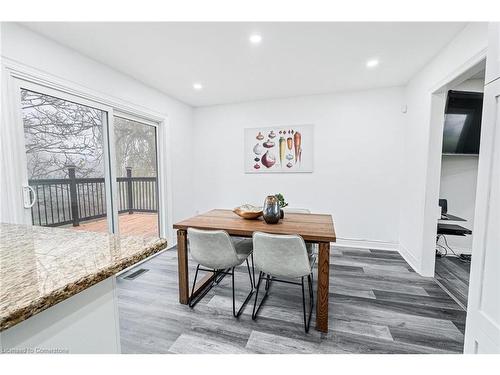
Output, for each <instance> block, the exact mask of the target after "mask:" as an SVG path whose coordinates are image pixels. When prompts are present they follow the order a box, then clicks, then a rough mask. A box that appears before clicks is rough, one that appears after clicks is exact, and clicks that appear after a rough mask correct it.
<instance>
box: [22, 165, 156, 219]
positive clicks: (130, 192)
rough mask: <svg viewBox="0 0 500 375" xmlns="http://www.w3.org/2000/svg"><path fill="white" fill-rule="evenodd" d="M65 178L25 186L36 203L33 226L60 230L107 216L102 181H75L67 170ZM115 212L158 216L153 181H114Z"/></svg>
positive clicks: (124, 178)
mask: <svg viewBox="0 0 500 375" xmlns="http://www.w3.org/2000/svg"><path fill="white" fill-rule="evenodd" d="M68 172H69V173H68V176H69V178H58V179H33V180H29V185H30V186H31V187H32V188H33V189H34V190H35V193H36V196H37V199H36V202H35V204H34V205H33V207H31V216H32V220H33V224H34V225H41V226H60V225H67V224H73V226H78V225H79V224H80V222H81V221H87V220H93V219H99V218H102V217H105V216H106V214H107V212H106V211H107V205H106V188H105V185H104V178H76V177H75V168H73V167H70V168H68ZM116 180H117V190H118V199H117V202H118V212H119V213H124V212H128V213H129V214H132V213H134V212H158V193H157V180H156V177H132V169H131V168H127V176H126V177H118V178H117V179H116Z"/></svg>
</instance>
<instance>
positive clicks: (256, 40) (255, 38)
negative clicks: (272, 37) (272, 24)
mask: <svg viewBox="0 0 500 375" xmlns="http://www.w3.org/2000/svg"><path fill="white" fill-rule="evenodd" d="M248 39H249V40H250V43H252V44H259V43H260V42H262V36H261V35H259V34H252V35H250V38H248Z"/></svg>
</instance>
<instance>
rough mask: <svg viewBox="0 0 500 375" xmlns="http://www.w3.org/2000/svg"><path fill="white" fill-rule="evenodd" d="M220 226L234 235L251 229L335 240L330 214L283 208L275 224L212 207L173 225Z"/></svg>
mask: <svg viewBox="0 0 500 375" xmlns="http://www.w3.org/2000/svg"><path fill="white" fill-rule="evenodd" d="M187 228H197V229H206V230H210V229H212V230H216V229H223V230H225V231H227V232H228V233H229V234H230V235H233V236H242V237H251V236H252V234H253V232H257V231H259V232H266V233H273V234H299V235H300V236H302V238H303V239H304V240H305V241H310V242H335V240H336V235H335V228H334V225H333V219H332V216H331V215H323V214H299V213H291V212H290V213H289V212H285V218H284V219H283V220H280V221H279V223H278V224H267V223H266V222H265V221H264V220H263V219H262V218H259V219H257V220H245V219H243V218H241V217H239V216H238V215H236V214H235V213H234V212H232V211H231V210H221V209H216V210H211V211H208V212H206V213H204V214H201V215H197V216H194V217H192V218H189V219H186V220H183V221H180V222H178V223H176V224H174V229H184V230H186V229H187Z"/></svg>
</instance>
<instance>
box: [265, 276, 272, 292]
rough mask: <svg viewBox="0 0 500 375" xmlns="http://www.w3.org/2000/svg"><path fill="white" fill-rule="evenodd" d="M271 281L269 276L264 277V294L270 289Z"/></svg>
mask: <svg viewBox="0 0 500 375" xmlns="http://www.w3.org/2000/svg"><path fill="white" fill-rule="evenodd" d="M272 281H273V278H272V276H271V275H267V276H266V292H267V291H268V290H269V288H270V287H271V282H272Z"/></svg>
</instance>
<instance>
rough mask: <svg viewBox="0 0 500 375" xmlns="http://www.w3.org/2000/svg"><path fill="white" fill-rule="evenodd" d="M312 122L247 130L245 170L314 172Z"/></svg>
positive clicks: (260, 171) (253, 171)
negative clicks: (310, 123)
mask: <svg viewBox="0 0 500 375" xmlns="http://www.w3.org/2000/svg"><path fill="white" fill-rule="evenodd" d="M313 151H314V150H313V125H290V126H273V127H267V128H251V129H245V153H244V155H245V173H301V172H306V173H307V172H312V171H313Z"/></svg>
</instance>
